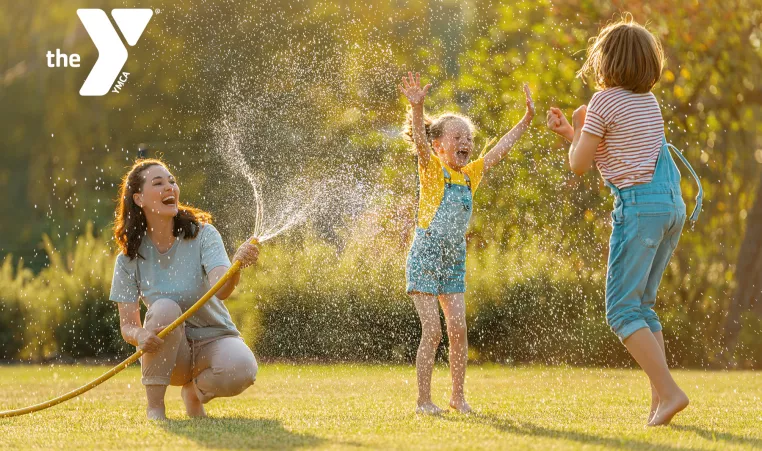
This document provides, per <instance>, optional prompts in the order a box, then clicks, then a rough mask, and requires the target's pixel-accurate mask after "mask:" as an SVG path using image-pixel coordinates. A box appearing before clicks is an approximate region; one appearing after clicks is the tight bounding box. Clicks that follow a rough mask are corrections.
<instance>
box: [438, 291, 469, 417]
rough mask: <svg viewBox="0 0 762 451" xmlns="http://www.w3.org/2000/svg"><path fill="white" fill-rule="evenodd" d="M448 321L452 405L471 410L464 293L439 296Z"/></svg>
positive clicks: (461, 409)
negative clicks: (466, 385) (466, 390)
mask: <svg viewBox="0 0 762 451" xmlns="http://www.w3.org/2000/svg"><path fill="white" fill-rule="evenodd" d="M439 302H440V303H441V304H442V310H443V311H444V314H445V320H446V322H447V337H448V338H449V339H450V375H451V376H452V396H451V398H450V407H452V408H453V409H455V410H457V411H458V412H461V413H468V412H471V406H469V405H468V403H467V402H466V396H465V394H464V392H463V384H464V383H465V380H466V364H467V362H468V334H467V328H466V301H465V297H464V295H463V293H455V294H445V295H442V296H440V297H439Z"/></svg>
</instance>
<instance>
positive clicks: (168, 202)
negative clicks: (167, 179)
mask: <svg viewBox="0 0 762 451" xmlns="http://www.w3.org/2000/svg"><path fill="white" fill-rule="evenodd" d="M161 203H162V204H164V205H176V204H177V202H175V196H167V197H165V198H164V199H162V200H161Z"/></svg>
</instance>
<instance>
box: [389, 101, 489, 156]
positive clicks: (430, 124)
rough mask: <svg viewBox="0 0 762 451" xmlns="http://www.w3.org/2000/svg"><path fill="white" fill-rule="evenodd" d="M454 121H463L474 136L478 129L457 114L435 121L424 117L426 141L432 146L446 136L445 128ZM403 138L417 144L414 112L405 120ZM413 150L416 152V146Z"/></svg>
mask: <svg viewBox="0 0 762 451" xmlns="http://www.w3.org/2000/svg"><path fill="white" fill-rule="evenodd" d="M453 120H459V121H462V122H463V123H465V124H466V125H467V126H468V128H469V129H470V130H471V134H472V135H473V134H474V132H475V130H476V127H474V123H473V122H471V119H469V118H468V117H466V116H462V115H460V114H457V113H444V114H441V115H439V116H438V117H436V118H433V119H432V118H430V117H428V116H424V117H423V127H424V129H425V131H426V141H428V143H429V144H432V142H433V141H434V140H435V139H439V138H441V137H442V136H444V131H445V126H446V125H447V124H448V123H449V122H451V121H453ZM402 136H403V137H404V138H405V140H406V141H407V142H409V143H411V144H415V143H414V141H413V111H412V110H410V111H408V113H407V117H406V118H405V129H404V130H403V131H402ZM413 150H414V151H415V146H413Z"/></svg>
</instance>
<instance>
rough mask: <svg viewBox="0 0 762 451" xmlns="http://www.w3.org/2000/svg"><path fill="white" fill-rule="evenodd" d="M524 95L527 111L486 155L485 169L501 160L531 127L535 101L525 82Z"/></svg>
mask: <svg viewBox="0 0 762 451" xmlns="http://www.w3.org/2000/svg"><path fill="white" fill-rule="evenodd" d="M524 96H525V98H526V106H527V111H526V113H524V117H523V118H522V119H521V121H520V122H519V123H518V124H516V125H515V126H514V127H513V128H512V129H511V131H509V132H508V133H506V134H505V135H503V137H502V138H500V141H498V142H497V144H495V147H493V148H492V150H490V151H489V152H487V155H485V156H484V170H485V171H486V170H488V169H490V168H492V167H493V166H495V165H496V164H497V163H498V162H499V161H500V160H502V159H503V157H505V156H506V155H507V154H508V151H510V150H511V149H512V148H513V145H514V144H516V142H517V141H518V140H519V138H521V135H523V134H524V132H525V131H527V129H528V128H529V125H530V124H531V123H532V118H534V102H533V101H532V93H531V92H530V91H529V86H528V85H527V84H526V83H524Z"/></svg>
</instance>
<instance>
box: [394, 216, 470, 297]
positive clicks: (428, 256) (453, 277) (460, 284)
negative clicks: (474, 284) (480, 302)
mask: <svg viewBox="0 0 762 451" xmlns="http://www.w3.org/2000/svg"><path fill="white" fill-rule="evenodd" d="M405 276H406V279H407V292H408V293H416V292H417V293H427V294H433V295H440V294H452V293H465V292H466V238H465V237H464V236H462V235H461V236H448V235H440V234H436V233H432V232H431V231H430V230H425V229H422V228H420V227H416V229H415V238H413V246H412V248H411V249H410V253H409V254H408V257H407V265H406V268H405Z"/></svg>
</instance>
